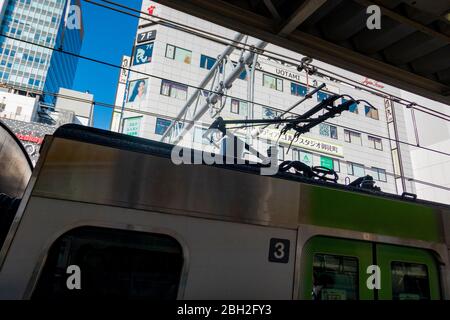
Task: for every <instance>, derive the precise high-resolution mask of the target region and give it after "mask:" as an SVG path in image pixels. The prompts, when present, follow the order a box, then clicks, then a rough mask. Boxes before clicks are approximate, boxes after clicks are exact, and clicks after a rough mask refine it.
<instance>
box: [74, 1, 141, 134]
mask: <svg viewBox="0 0 450 320" xmlns="http://www.w3.org/2000/svg"><path fill="white" fill-rule="evenodd" d="M81 2H82V12H83V23H84V30H85V34H84V39H83V46H82V48H81V55H82V56H87V57H91V58H95V59H98V60H102V61H106V62H109V63H113V64H116V65H120V64H121V61H122V55H124V54H126V55H130V54H131V50H132V47H133V43H134V37H135V35H136V28H137V24H138V19H137V18H134V17H131V16H128V15H125V14H122V13H119V12H115V11H112V10H109V9H106V8H102V7H98V6H95V5H92V4H90V3H87V2H85V1H81ZM115 2H117V3H122V4H124V5H127V6H130V7H133V8H135V9H138V10H140V9H141V3H142V1H141V0H115ZM118 76H119V69H117V68H112V67H108V66H105V65H102V64H99V63H95V62H90V61H87V60H84V59H80V60H79V62H78V68H77V73H76V76H75V81H74V85H73V89H74V90H78V91H83V92H85V91H89V92H90V93H92V94H93V95H94V99H95V101H98V102H105V103H110V104H114V99H115V94H116V87H117V78H118ZM111 114H112V110H111V108H107V107H100V106H97V107H95V110H94V126H95V127H97V128H104V129H109V125H110V121H111Z"/></svg>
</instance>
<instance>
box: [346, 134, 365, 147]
mask: <svg viewBox="0 0 450 320" xmlns="http://www.w3.org/2000/svg"><path fill="white" fill-rule="evenodd" d="M344 138H345V142H349V143H354V144H359V145H361V146H362V140H361V133H358V132H354V131H350V130H344Z"/></svg>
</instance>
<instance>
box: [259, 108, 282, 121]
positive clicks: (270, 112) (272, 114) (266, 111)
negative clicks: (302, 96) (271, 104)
mask: <svg viewBox="0 0 450 320" xmlns="http://www.w3.org/2000/svg"><path fill="white" fill-rule="evenodd" d="M262 113H263V114H262V117H263V119H275V118H277V117H279V116H280V112H278V111H277V110H274V109H271V108H266V107H263V108H262Z"/></svg>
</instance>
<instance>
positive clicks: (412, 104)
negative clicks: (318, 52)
mask: <svg viewBox="0 0 450 320" xmlns="http://www.w3.org/2000/svg"><path fill="white" fill-rule="evenodd" d="M84 1H85V2H88V3H91V4H93V5H97V6H101V7H104V8H106V9H110V10H113V11H117V12H120V13H123V14H127V15H130V16H133V17H136V18H138V19H143V20H147V21H150V22H152V23H155V24H161V23H160V22H159V21H155V20H151V19H149V18H146V17H143V16H142V15H145V16H148V17H151V18H154V19H157V20H162V21H164V22H167V23H171V24H174V25H177V26H179V27H181V28H184V29H187V30H188V31H190V33H192V31H195V32H199V33H201V34H203V33H205V34H209V35H211V36H213V37H216V38H221V39H223V40H225V41H229V43H228V42H225V41H219V40H217V39H216V40H214V39H211V38H208V39H210V40H212V41H215V42H217V43H221V44H224V45H231V46H235V47H236V48H239V49H250V48H251V46H250V45H248V44H246V43H243V42H237V43H236V42H235V41H234V40H233V39H231V38H228V37H225V36H222V35H217V34H214V33H212V32H208V31H205V30H202V29H198V28H194V27H192V26H188V25H185V24H182V23H180V22H177V21H173V20H170V19H167V18H163V17H159V16H156V15H152V14H149V13H147V12H144V11H140V10H137V9H134V8H131V7H128V6H126V5H123V4H119V3H116V2H114V1H110V0H102V1H103V2H106V3H108V4H112V5H115V6H117V7H121V8H125V9H127V10H130V11H133V12H136V13H139V14H140V15H139V16H137V15H133V14H131V13H128V12H125V11H123V10H119V9H116V8H113V7H109V6H106V5H102V4H100V3H97V2H94V1H92V0H84ZM223 28H225V27H223ZM225 29H227V28H225ZM182 31H185V32H186V30H182ZM196 35H197V36H201V37H205V36H204V35H198V34H196ZM239 45H241V46H242V47H240V46H239ZM268 53H270V54H272V55H275V56H272V55H268ZM259 55H261V56H265V57H268V58H271V59H274V60H277V61H278V62H282V63H288V64H292V63H294V64H295V65H298V64H299V63H300V61H297V59H296V58H293V57H289V56H287V55H284V54H281V53H278V52H273V51H270V50H267V49H264V51H263V52H261V53H260V54H259ZM280 56H281V57H283V58H285V59H289V60H290V61H287V60H282V59H280ZM292 61H293V62H292ZM309 65H311V66H314V67H315V68H317V69H318V70H323V71H325V72H328V73H330V74H332V75H333V76H334V77H339V78H343V79H345V80H346V81H347V82H343V83H346V84H349V85H352V86H355V87H357V88H360V89H362V90H365V91H368V92H370V93H372V94H375V92H377V93H378V94H377V95H380V94H381V95H382V96H383V97H384V98H389V99H393V100H395V101H396V102H397V103H399V104H401V105H403V106H405V107H407V108H414V109H416V110H417V111H421V112H424V113H427V114H429V115H433V114H431V113H436V114H440V115H441V116H444V117H449V118H450V115H449V114H445V113H441V112H439V111H436V110H433V109H430V108H428V107H425V106H422V105H419V104H417V103H415V102H412V101H409V100H407V99H404V98H401V97H398V96H395V95H393V94H390V93H387V92H384V91H382V90H379V89H376V88H373V87H370V86H368V85H365V84H360V83H358V82H356V81H354V80H352V79H350V78H347V77H344V76H342V75H339V74H337V73H335V72H333V71H330V70H327V69H326V68H324V67H319V66H317V65H314V64H312V63H310V64H309ZM325 76H326V75H325ZM327 77H329V76H327ZM284 79H288V78H284ZM352 83H353V84H352ZM355 84H356V85H355ZM362 86H363V87H365V88H369V89H365V88H363V87H362ZM402 101H404V102H402ZM417 107H420V108H423V110H422V109H418V108H417ZM424 110H427V111H424ZM430 112H431V113H430ZM433 116H435V115H433ZM441 119H442V118H441ZM443 120H446V121H450V120H448V119H443Z"/></svg>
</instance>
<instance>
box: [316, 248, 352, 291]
mask: <svg viewBox="0 0 450 320" xmlns="http://www.w3.org/2000/svg"><path fill="white" fill-rule="evenodd" d="M312 295H313V299H314V300H357V299H358V297H359V295H358V259H357V258H353V257H344V256H337V255H330V254H315V255H314V262H313V292H312Z"/></svg>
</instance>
